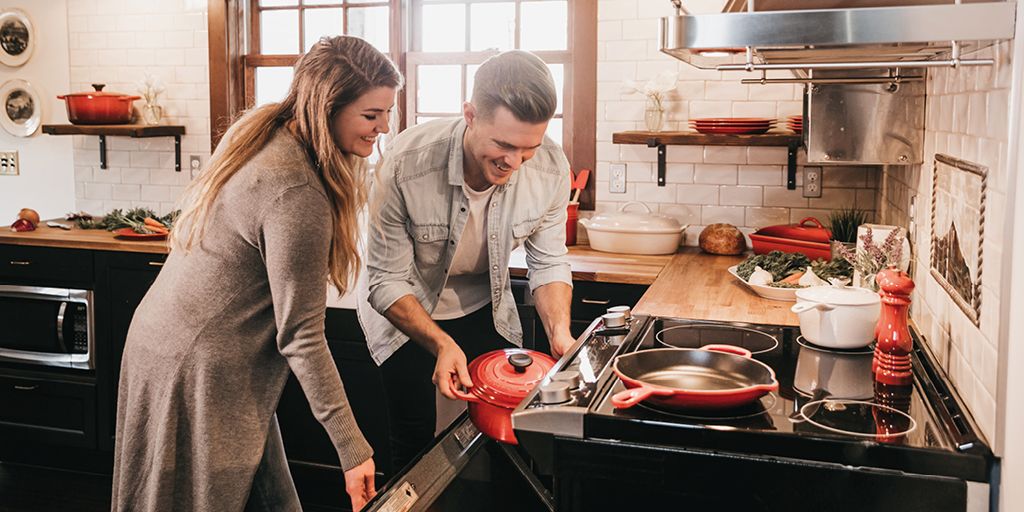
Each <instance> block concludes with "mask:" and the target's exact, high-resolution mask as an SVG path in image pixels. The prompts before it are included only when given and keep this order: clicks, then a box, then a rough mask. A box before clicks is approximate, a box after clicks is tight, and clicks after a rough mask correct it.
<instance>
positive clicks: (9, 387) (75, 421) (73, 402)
mask: <svg viewBox="0 0 1024 512" xmlns="http://www.w3.org/2000/svg"><path fill="white" fill-rule="evenodd" d="M95 414H96V384H95V382H94V381H93V380H92V379H91V378H90V377H88V376H84V377H76V376H74V375H72V374H68V373H63V374H61V373H54V372H34V371H18V370H5V371H4V372H3V373H2V374H0V438H2V439H3V444H4V447H5V448H7V447H14V446H16V445H31V444H50V445H59V446H63V447H76V448H95V447H96V417H95ZM5 451H6V450H5Z"/></svg>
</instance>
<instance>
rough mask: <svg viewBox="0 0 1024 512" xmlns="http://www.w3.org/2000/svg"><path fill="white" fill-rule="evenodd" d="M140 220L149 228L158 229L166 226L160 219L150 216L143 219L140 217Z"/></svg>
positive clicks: (164, 228)
mask: <svg viewBox="0 0 1024 512" xmlns="http://www.w3.org/2000/svg"><path fill="white" fill-rule="evenodd" d="M142 222H143V223H145V224H146V225H147V226H149V227H151V228H158V229H163V230H166V229H167V226H164V224H163V223H162V222H160V221H158V220H156V219H154V218H152V217H146V218H145V219H142Z"/></svg>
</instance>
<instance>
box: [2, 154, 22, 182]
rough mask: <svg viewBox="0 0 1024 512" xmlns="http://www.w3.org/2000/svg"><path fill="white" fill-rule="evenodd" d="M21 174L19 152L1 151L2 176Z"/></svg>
mask: <svg viewBox="0 0 1024 512" xmlns="http://www.w3.org/2000/svg"><path fill="white" fill-rule="evenodd" d="M18 174H20V170H19V166H18V152H17V151H0V176H17V175H18Z"/></svg>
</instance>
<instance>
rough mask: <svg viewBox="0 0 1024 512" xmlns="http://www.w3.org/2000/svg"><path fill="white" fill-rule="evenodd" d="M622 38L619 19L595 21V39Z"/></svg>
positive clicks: (609, 39)
mask: <svg viewBox="0 0 1024 512" xmlns="http://www.w3.org/2000/svg"><path fill="white" fill-rule="evenodd" d="M620 39H622V22H621V21H619V20H606V21H598V22H597V41H598V43H599V44H600V43H603V42H604V41H618V40H620Z"/></svg>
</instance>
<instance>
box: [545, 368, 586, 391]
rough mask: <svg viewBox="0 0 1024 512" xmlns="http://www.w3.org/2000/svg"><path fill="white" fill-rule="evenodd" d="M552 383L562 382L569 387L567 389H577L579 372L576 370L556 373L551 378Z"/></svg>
mask: <svg viewBox="0 0 1024 512" xmlns="http://www.w3.org/2000/svg"><path fill="white" fill-rule="evenodd" d="M551 380H552V381H553V382H564V383H566V384H568V385H569V389H577V388H579V387H580V372H578V371H576V370H565V371H561V372H558V373H556V374H554V375H552V376H551Z"/></svg>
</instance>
